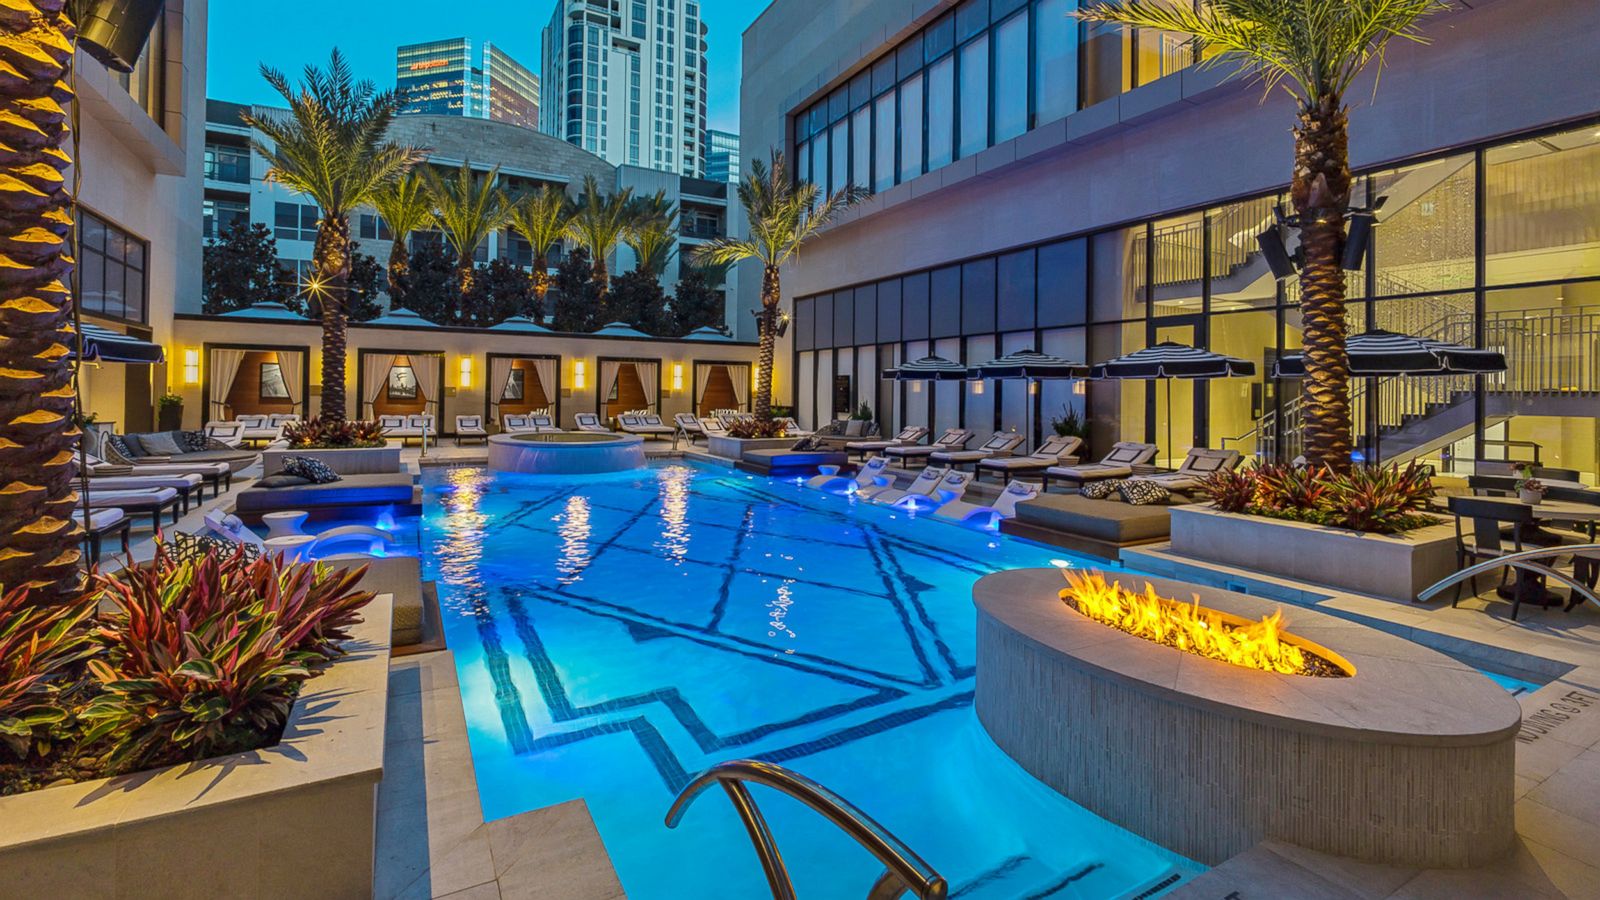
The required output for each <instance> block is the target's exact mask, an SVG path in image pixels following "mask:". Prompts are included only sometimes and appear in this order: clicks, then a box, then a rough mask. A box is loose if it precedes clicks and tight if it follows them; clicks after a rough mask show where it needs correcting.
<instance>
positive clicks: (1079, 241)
mask: <svg viewBox="0 0 1600 900" xmlns="http://www.w3.org/2000/svg"><path fill="white" fill-rule="evenodd" d="M1076 5H1077V4H1076V2H1075V0H1032V2H1029V0H965V2H938V0H917V2H913V3H909V4H865V5H863V4H857V3H850V2H846V0H824V2H822V3H820V4H818V3H815V2H804V3H802V2H799V0H778V2H776V3H774V4H773V5H772V6H771V7H770V8H769V9H768V10H767V11H766V12H765V13H764V14H763V15H762V16H761V17H760V18H759V19H757V21H756V22H755V24H754V25H753V26H752V27H751V28H750V29H749V30H748V31H747V32H746V33H745V36H744V47H743V58H744V60H745V62H744V66H745V68H744V82H743V85H742V94H741V110H742V121H741V135H742V137H743V139H744V141H745V143H746V144H747V145H749V146H752V147H773V148H781V149H784V150H785V151H786V152H788V153H789V154H790V158H791V159H793V160H794V161H795V167H796V169H797V170H798V172H799V177H801V178H805V179H808V180H811V181H813V182H815V183H817V184H819V185H823V186H824V187H826V188H828V189H830V190H835V189H838V188H839V187H841V186H843V185H845V184H847V183H855V184H859V185H863V186H866V187H868V188H869V189H871V190H872V191H873V192H874V193H873V196H872V197H870V198H869V199H868V200H867V201H866V202H864V203H863V204H861V205H860V206H859V207H857V208H855V209H854V210H851V211H850V212H849V213H847V214H846V215H845V216H844V217H843V218H842V219H841V220H840V221H839V222H838V224H836V225H835V226H834V227H832V228H831V229H830V230H828V231H827V232H826V233H824V234H823V235H822V236H821V237H820V238H819V239H818V240H817V241H816V242H815V243H814V244H812V245H810V246H808V247H807V249H806V251H805V253H804V254H803V259H802V260H800V261H799V262H798V263H797V264H795V265H793V266H791V267H790V268H789V270H788V271H786V272H785V280H784V290H785V295H786V300H785V302H786V304H788V305H790V309H791V310H792V314H793V318H794V327H792V328H791V329H789V332H788V336H787V338H786V343H787V346H786V348H785V350H786V351H787V352H782V353H780V358H781V359H783V360H784V361H785V362H786V363H787V364H788V366H789V368H790V370H791V372H790V374H791V375H792V377H790V378H789V379H788V383H789V384H790V385H791V386H792V390H791V391H790V394H789V396H790V397H791V398H792V400H793V402H794V403H795V405H796V407H797V410H798V412H799V414H800V418H801V420H802V422H805V423H815V422H818V421H821V420H826V419H827V418H829V417H831V416H833V415H835V414H836V413H838V412H840V411H841V410H843V409H845V408H848V406H849V404H852V403H856V402H859V401H860V400H863V399H864V400H867V401H868V402H870V403H871V404H872V405H873V407H874V408H875V409H876V410H879V412H880V416H881V417H882V418H884V419H885V420H886V421H887V423H888V424H891V425H893V424H898V423H900V422H910V423H930V424H932V425H933V426H934V427H935V428H943V427H949V426H951V425H954V424H956V423H958V422H960V423H965V424H966V426H967V427H970V428H973V429H975V430H978V431H980V432H987V431H989V430H997V429H1011V428H1016V429H1018V430H1021V429H1024V428H1026V427H1028V423H1029V422H1030V421H1031V422H1033V423H1036V424H1035V428H1036V430H1047V429H1048V428H1049V423H1050V421H1051V419H1052V418H1057V417H1061V416H1063V415H1064V414H1065V412H1066V411H1067V410H1073V411H1076V412H1078V413H1080V414H1083V415H1086V416H1087V417H1088V419H1089V421H1090V425H1091V440H1090V445H1091V451H1090V452H1091V454H1093V455H1099V454H1102V453H1104V452H1105V451H1106V449H1107V447H1108V446H1109V444H1110V443H1112V442H1114V441H1116V440H1122V439H1134V440H1148V441H1150V442H1153V443H1157V444H1158V445H1160V447H1161V452H1160V458H1161V459H1162V460H1163V461H1175V460H1178V459H1181V458H1182V456H1183V454H1184V452H1185V451H1186V450H1187V449H1188V448H1189V447H1191V446H1213V447H1220V446H1226V447H1231V448H1236V449H1239V450H1241V451H1242V452H1245V453H1247V454H1254V455H1257V456H1260V457H1263V458H1284V459H1289V458H1293V456H1294V455H1295V454H1296V451H1297V447H1298V439H1299V418H1298V416H1299V408H1300V401H1299V399H1298V388H1297V385H1296V384H1295V382H1293V381H1291V380H1282V379H1274V378H1272V377H1271V372H1272V368H1273V362H1274V361H1275V360H1276V359H1277V358H1278V356H1280V355H1283V354H1287V353H1292V352H1294V351H1295V350H1296V349H1297V348H1298V346H1299V310H1298V307H1297V301H1298V297H1297V294H1296V291H1297V284H1296V282H1295V280H1294V279H1292V278H1291V279H1288V280H1285V281H1281V282H1280V281H1278V280H1276V279H1274V278H1273V277H1272V275H1271V273H1270V271H1269V270H1268V267H1267V265H1266V263H1265V261H1264V260H1263V259H1262V258H1261V255H1260V253H1259V252H1258V249H1257V246H1256V243H1255V236H1256V235H1257V234H1258V233H1259V232H1261V231H1262V230H1263V229H1264V228H1265V227H1266V226H1267V225H1268V224H1270V223H1271V222H1272V207H1273V206H1274V204H1276V203H1277V202H1280V201H1281V200H1283V199H1284V198H1283V192H1284V190H1285V188H1286V186H1287V182H1288V178H1289V174H1290V167H1291V162H1292V151H1293V148H1292V143H1291V136H1290V127H1291V126H1292V124H1293V122H1294V109H1293V104H1292V102H1290V101H1289V100H1288V99H1287V97H1285V96H1283V95H1282V94H1281V92H1279V93H1274V94H1271V95H1268V96H1267V97H1265V98H1263V96H1262V90H1261V88H1260V87H1259V86H1257V85H1253V84H1251V83H1249V82H1248V81H1247V80H1243V79H1232V80H1229V79H1227V78H1226V75H1227V69H1226V68H1223V67H1218V68H1207V67H1199V66H1196V65H1195V62H1196V60H1195V58H1194V53H1193V50H1192V48H1191V46H1190V45H1188V44H1186V43H1184V42H1183V41H1181V40H1178V39H1176V36H1174V35H1170V34H1165V33H1160V32H1149V31H1137V32H1130V31H1126V30H1123V29H1119V28H1104V27H1100V26H1095V27H1088V26H1082V25H1080V24H1079V23H1078V22H1077V21H1076V20H1075V19H1072V18H1071V17H1070V14H1071V13H1072V11H1073V10H1074V9H1075V7H1076ZM908 10H909V13H908ZM1424 31H1425V32H1426V34H1427V36H1428V37H1429V38H1430V43H1428V44H1425V45H1413V44H1411V43H1409V42H1401V43H1400V44H1399V45H1397V46H1395V47H1393V48H1391V50H1390V53H1389V57H1388V67H1387V68H1386V70H1385V71H1384V73H1383V76H1382V83H1381V86H1379V87H1377V89H1376V91H1375V90H1374V84H1373V75H1372V73H1369V74H1368V76H1367V77H1366V78H1365V79H1364V80H1363V81H1361V82H1359V83H1358V84H1356V85H1355V86H1354V87H1353V88H1352V89H1351V90H1350V91H1349V94H1348V99H1349V102H1350V103H1351V105H1352V107H1353V109H1352V113H1351V119H1350V131H1351V155H1352V166H1353V168H1354V169H1355V170H1356V171H1357V173H1358V175H1359V178H1358V196H1357V197H1356V198H1355V199H1354V201H1353V202H1354V203H1355V204H1356V205H1362V204H1365V203H1368V202H1370V201H1372V200H1375V199H1376V198H1379V197H1383V198H1385V199H1386V201H1387V202H1386V204H1385V205H1384V206H1383V209H1382V211H1381V212H1380V213H1379V219H1378V222H1379V224H1378V226H1377V228H1376V238H1375V239H1374V241H1373V242H1372V245H1371V248H1370V250H1369V252H1368V254H1367V256H1366V258H1365V259H1364V260H1362V261H1361V268H1360V269H1358V270H1356V271H1353V272H1351V273H1350V296H1351V303H1350V313H1349V316H1350V326H1351V330H1352V331H1353V332H1359V331H1361V330H1365V329H1366V328H1369V327H1379V328H1385V329H1389V330H1393V331H1404V332H1409V333H1413V334H1419V335H1422V336H1427V337H1433V338H1440V339H1447V340H1456V341H1461V342H1464V343H1468V344H1472V345H1477V346H1483V347H1492V348H1495V349H1500V350H1503V351H1504V352H1505V353H1506V355H1507V357H1508V360H1509V362H1510V367H1511V368H1510V371H1508V372H1507V373H1506V374H1505V375H1503V376H1492V377H1485V378H1479V379H1473V378H1464V379H1463V378H1425V379H1404V380H1402V379H1383V380H1376V381H1367V382H1355V383H1353V384H1352V389H1353V391H1354V392H1355V394H1356V404H1357V417H1358V420H1359V422H1360V425H1359V426H1358V429H1357V430H1358V435H1357V437H1358V439H1359V441H1360V445H1361V447H1362V449H1363V452H1364V453H1367V454H1377V455H1381V457H1382V458H1385V459H1406V458H1421V459H1427V460H1430V461H1433V462H1435V463H1438V464H1440V465H1441V466H1442V467H1444V468H1446V469H1450V468H1455V469H1456V470H1457V471H1460V470H1461V468H1460V467H1461V466H1462V465H1465V464H1466V463H1467V461H1470V460H1471V459H1475V458H1490V457H1498V458H1513V459H1532V458H1535V456H1537V458H1538V459H1539V460H1540V461H1541V462H1542V463H1544V464H1545V465H1550V466H1559V467H1564V468H1571V469H1576V470H1579V471H1581V472H1583V473H1584V474H1585V476H1586V477H1591V476H1592V475H1593V474H1594V473H1595V471H1596V469H1597V468H1600V465H1597V440H1600V437H1597V434H1596V411H1597V410H1600V368H1597V367H1596V363H1595V360H1596V359H1597V358H1600V357H1597V354H1596V351H1597V350H1600V316H1597V313H1600V231H1597V230H1596V228H1597V224H1596V223H1600V93H1597V92H1596V91H1594V90H1593V85H1594V84H1595V83H1596V80H1597V78H1600V60H1597V59H1596V58H1595V56H1594V54H1593V53H1592V52H1590V51H1591V48H1592V47H1593V46H1594V45H1595V44H1596V42H1597V41H1600V18H1597V17H1596V16H1595V15H1594V7H1593V4H1592V3H1588V2H1584V0H1549V2H1542V3H1538V4H1531V3H1526V2H1516V0H1491V2H1487V3H1473V4H1472V6H1471V8H1470V9H1468V8H1461V9H1457V10H1453V11H1451V12H1449V13H1447V14H1442V15H1439V16H1436V17H1434V18H1432V19H1430V20H1428V21H1427V22H1426V24H1425V26H1424ZM757 277H758V273H755V272H751V271H748V269H747V270H746V271H743V272H742V273H741V280H742V282H743V286H744V288H745V289H746V290H750V289H751V288H752V286H753V285H754V283H755V279H756V278H757ZM1163 340H1173V341H1179V342H1182V343H1187V344H1192V345H1197V346H1202V347H1208V348H1210V349H1212V350H1215V351H1218V352H1223V353H1227V354H1229V355H1233V356H1238V357H1243V358H1246V359H1250V360H1253V361H1254V362H1255V363H1256V364H1257V368H1258V372H1259V373H1260V374H1258V375H1257V376H1256V377H1254V378H1248V379H1246V378H1237V379H1226V380H1221V379H1219V380H1213V381H1198V382H1174V383H1171V384H1167V383H1145V382H1081V381H1079V382H1045V383H1043V384H1037V385H1032V386H1030V385H1025V384H1023V383H1020V382H1001V383H982V382H967V383H940V384H937V385H917V384H905V385H898V384H894V383H891V382H886V381H883V380H882V379H880V378H879V375H878V373H879V371H880V370H881V369H882V368H884V367H886V366H888V365H891V364H893V363H895V362H897V361H899V360H902V359H912V358H916V357H920V356H923V355H926V354H929V353H932V354H937V355H940V356H944V357H947V358H950V359H953V360H958V361H962V362H966V363H968V364H972V363H977V362H982V361H984V360H987V359H989V358H991V357H994V356H998V355H1001V354H1003V353H1007V352H1011V351H1014V350H1018V349H1023V348H1028V347H1034V348H1038V349H1041V350H1044V351H1046V352H1051V353H1056V354H1059V355H1063V356H1068V357H1074V358H1077V359H1079V360H1082V361H1084V362H1088V363H1094V362H1100V361H1103V360H1106V359H1109V358H1112V357H1115V356H1118V355H1121V354H1123V353H1127V352H1131V351H1133V350H1137V349H1140V348H1142V347H1146V346H1149V345H1151V344H1153V343H1156V342H1159V341H1163ZM783 381H784V379H783V378H780V383H782V382H783ZM1169 392H1170V393H1169ZM1168 409H1170V410H1171V412H1170V414H1169V413H1168V412H1167V410H1168ZM1169 424H1170V425H1171V431H1172V438H1171V440H1170V442H1169V440H1168V438H1167V437H1166V435H1167V425H1169ZM1458 461H1459V462H1458Z"/></svg>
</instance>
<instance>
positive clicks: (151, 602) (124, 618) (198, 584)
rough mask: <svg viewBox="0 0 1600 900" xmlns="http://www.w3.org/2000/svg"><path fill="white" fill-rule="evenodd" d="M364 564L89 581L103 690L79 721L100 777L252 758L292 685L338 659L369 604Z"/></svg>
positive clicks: (141, 573)
mask: <svg viewBox="0 0 1600 900" xmlns="http://www.w3.org/2000/svg"><path fill="white" fill-rule="evenodd" d="M365 571H366V570H365V568H362V569H358V570H355V571H353V572H352V571H346V570H333V569H330V568H327V567H325V566H321V565H318V564H300V563H285V562H283V561H281V560H280V559H279V558H277V557H273V556H265V557H262V558H260V559H255V560H249V559H246V558H245V556H244V554H243V553H234V554H232V555H228V556H222V555H217V554H206V555H202V556H199V557H197V558H195V559H193V560H189V561H179V560H177V559H175V558H174V557H173V556H171V555H170V554H168V553H167V551H166V548H165V547H164V546H161V545H160V544H158V545H157V548H156V556H155V559H154V560H152V561H151V563H150V564H149V565H147V566H140V567H136V568H132V569H127V570H123V571H121V572H117V573H115V574H113V575H109V576H96V583H97V587H98V588H99V590H98V592H97V593H98V596H100V597H102V598H103V599H105V600H106V601H109V602H110V603H111V604H112V606H113V607H114V609H113V610H112V611H111V612H109V613H106V614H103V615H102V616H101V620H100V627H99V628H98V629H97V631H96V634H97V636H98V639H99V642H100V643H101V645H102V647H101V652H100V653H99V654H98V655H97V656H96V657H95V658H94V659H92V660H90V662H89V672H90V674H91V675H92V676H93V678H94V680H95V681H96V682H97V683H98V687H99V689H100V694H99V695H98V696H97V697H95V699H94V700H93V701H92V702H90V704H89V705H88V706H87V707H85V708H84V709H83V710H82V712H81V713H80V714H79V715H80V717H81V718H82V719H83V720H84V721H85V722H87V723H89V728H88V730H87V731H86V732H85V733H84V736H83V740H84V743H85V744H86V745H96V744H97V743H100V742H104V744H105V745H106V746H105V749H104V758H103V768H104V770H105V771H106V773H107V774H111V773H116V772H126V771H133V770H138V769H144V768H150V767H153V766H160V765H167V764H171V763H175V762H182V761H190V760H199V759H205V758H207V757H211V756H218V755H222V754H226V753H233V752H239V751H242V750H250V749H254V748H256V747H260V746H263V745H265V744H268V743H270V742H271V741H272V740H273V739H274V738H275V737H276V736H277V735H278V734H279V733H281V731H282V728H283V726H284V723H285V722H286V721H287V718H288V713H289V708H290V706H291V705H292V704H293V702H294V697H295V695H296V693H297V692H298V690H299V688H300V685H301V684H302V683H303V682H305V681H306V680H307V679H308V678H311V677H312V676H313V675H315V674H316V670H317V669H318V668H320V667H321V666H323V665H325V664H326V663H327V661H328V660H329V659H331V658H333V657H335V656H337V655H339V654H340V653H341V652H342V651H341V648H340V646H339V642H340V641H342V640H344V639H345V638H347V637H348V629H349V627H350V626H351V625H352V624H354V623H355V622H357V621H359V616H358V610H360V608H361V607H363V606H365V605H366V604H367V603H368V602H370V601H371V599H372V596H373V595H372V593H371V592H369V591H359V590H356V585H357V584H358V583H359V581H360V579H361V577H362V575H363V574H364V573H365Z"/></svg>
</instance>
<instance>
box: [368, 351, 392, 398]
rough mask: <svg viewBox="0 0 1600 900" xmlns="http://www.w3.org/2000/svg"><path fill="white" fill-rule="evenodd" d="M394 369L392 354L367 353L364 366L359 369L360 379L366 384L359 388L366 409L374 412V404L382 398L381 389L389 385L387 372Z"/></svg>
mask: <svg viewBox="0 0 1600 900" xmlns="http://www.w3.org/2000/svg"><path fill="white" fill-rule="evenodd" d="M392 368H394V354H393V353H368V354H367V355H366V365H364V366H362V367H361V378H362V380H364V381H365V382H366V383H365V384H363V385H362V386H361V402H363V403H365V404H366V405H367V408H368V409H370V410H373V412H376V408H375V404H376V403H377V402H378V398H379V397H381V396H383V389H384V387H385V386H387V385H388V384H389V370H390V369H392Z"/></svg>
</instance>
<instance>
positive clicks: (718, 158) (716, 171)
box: [706, 128, 739, 182]
mask: <svg viewBox="0 0 1600 900" xmlns="http://www.w3.org/2000/svg"><path fill="white" fill-rule="evenodd" d="M706 180H708V181H728V182H736V181H738V180H739V136H738V135H737V134H734V133H733V132H731V131H718V130H716V129H715V128H713V129H711V130H709V131H707V132H706Z"/></svg>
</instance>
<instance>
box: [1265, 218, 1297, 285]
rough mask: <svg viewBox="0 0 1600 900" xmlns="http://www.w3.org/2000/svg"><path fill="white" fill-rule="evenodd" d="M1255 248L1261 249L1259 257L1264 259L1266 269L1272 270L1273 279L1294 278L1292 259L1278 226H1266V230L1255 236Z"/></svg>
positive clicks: (1281, 230)
mask: <svg viewBox="0 0 1600 900" xmlns="http://www.w3.org/2000/svg"><path fill="white" fill-rule="evenodd" d="M1256 246H1258V247H1260V248H1261V256H1262V257H1263V258H1264V259H1266V261H1267V267H1268V268H1270V269H1272V277H1273V278H1276V279H1277V280H1279V281H1282V280H1284V279H1285V278H1291V277H1293V276H1294V272H1295V268H1294V258H1293V257H1291V256H1290V255H1289V249H1288V247H1286V246H1285V245H1284V242H1283V229H1282V228H1281V227H1280V226H1278V225H1268V226H1267V230H1265V231H1263V232H1261V233H1260V234H1258V235H1256Z"/></svg>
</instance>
